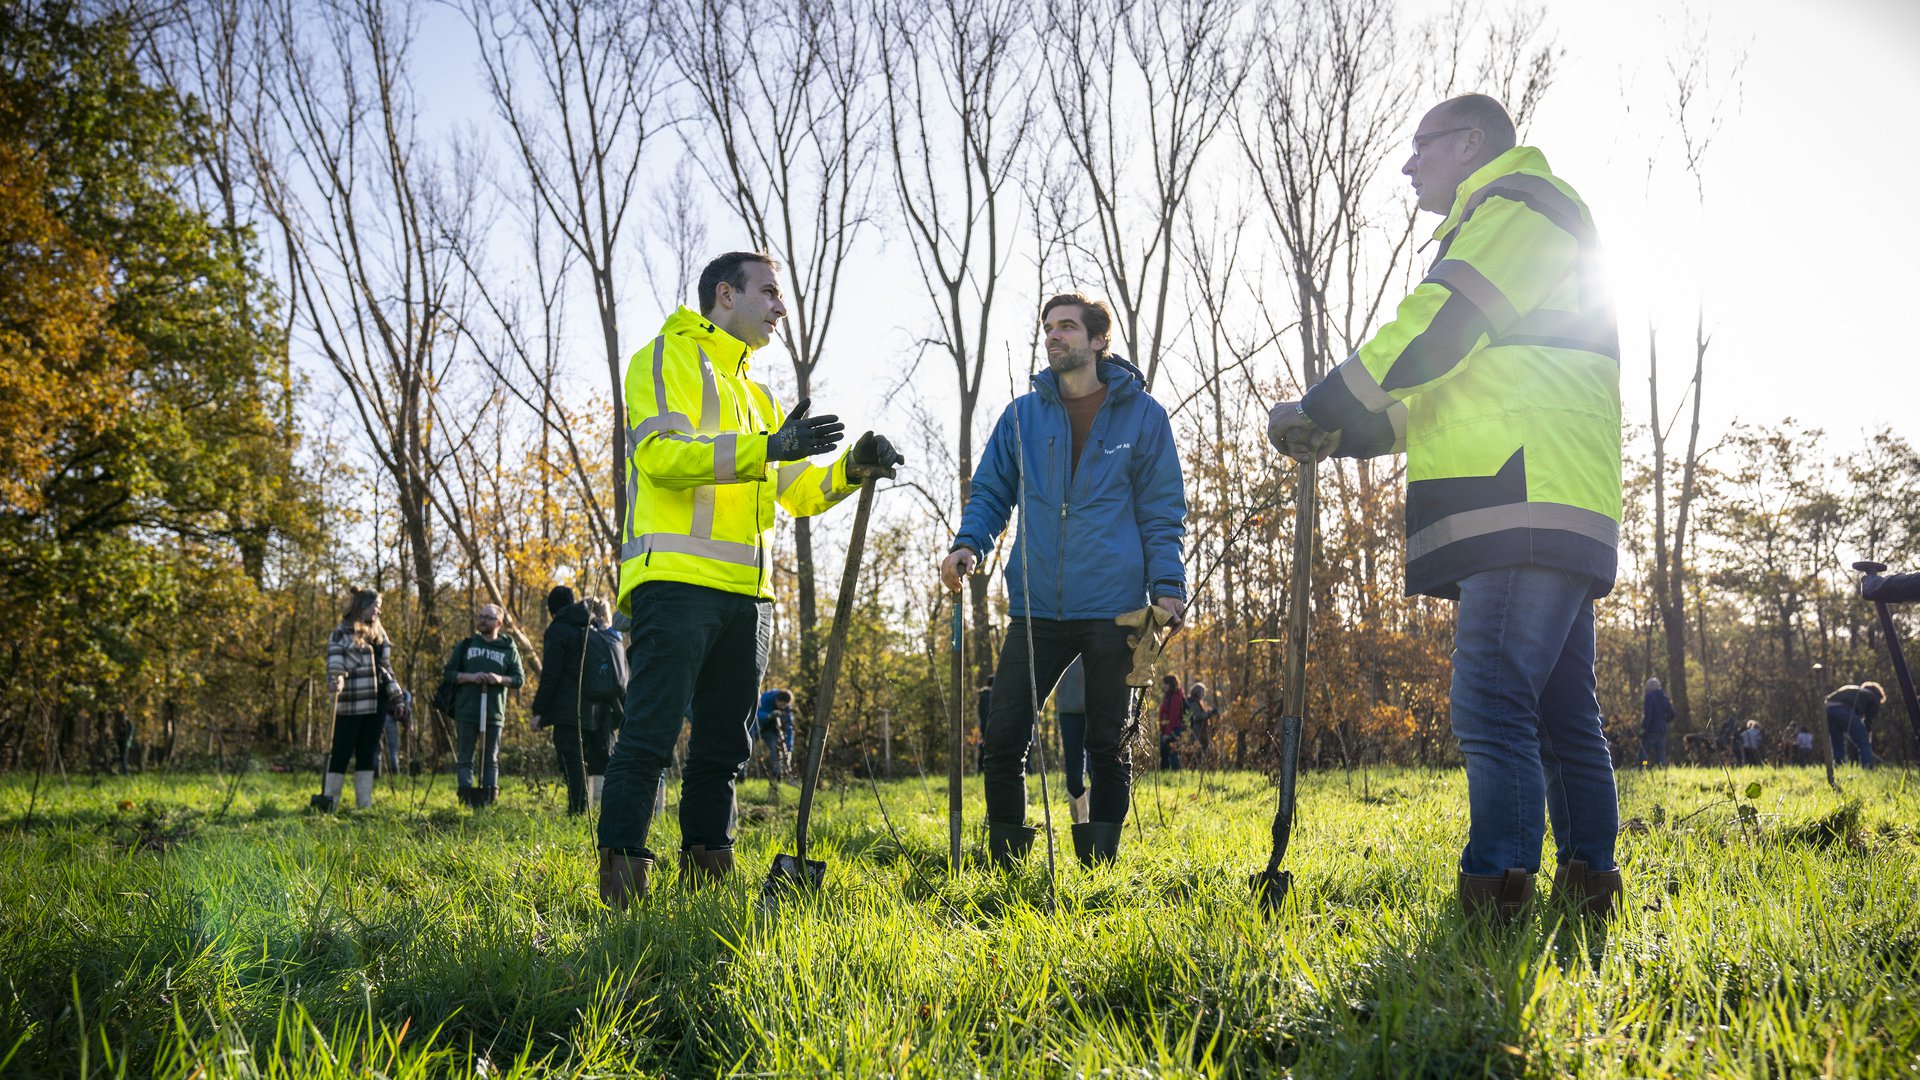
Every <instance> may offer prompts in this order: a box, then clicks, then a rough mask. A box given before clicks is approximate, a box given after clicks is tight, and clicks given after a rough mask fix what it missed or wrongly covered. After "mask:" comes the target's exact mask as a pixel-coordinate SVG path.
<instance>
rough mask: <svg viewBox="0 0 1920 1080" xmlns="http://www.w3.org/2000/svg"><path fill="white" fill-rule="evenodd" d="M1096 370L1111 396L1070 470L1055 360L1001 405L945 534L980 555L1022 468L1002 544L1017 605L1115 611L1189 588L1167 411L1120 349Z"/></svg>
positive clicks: (1027, 611)
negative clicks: (1013, 524)
mask: <svg viewBox="0 0 1920 1080" xmlns="http://www.w3.org/2000/svg"><path fill="white" fill-rule="evenodd" d="M1098 370H1099V375H1100V382H1101V383H1102V384H1104V385H1105V386H1106V388H1107V400H1106V401H1105V402H1104V403H1103V404H1102V405H1101V406H1100V411H1099V413H1098V414H1096V415H1095V416H1094V418H1093V429H1092V431H1090V432H1089V433H1088V435H1087V442H1086V445H1085V447H1084V448H1083V449H1082V450H1081V452H1080V465H1079V469H1078V470H1077V471H1076V470H1074V469H1073V468H1072V467H1071V465H1072V463H1071V462H1070V461H1069V460H1068V457H1069V455H1071V454H1072V452H1073V432H1072V428H1071V427H1070V426H1069V423H1068V420H1067V409H1066V406H1065V405H1063V404H1061V402H1060V384H1059V378H1058V376H1056V375H1055V374H1054V373H1053V372H1052V371H1050V370H1049V371H1042V372H1040V373H1039V374H1037V375H1035V376H1034V377H1033V392H1032V393H1030V394H1024V395H1022V396H1020V397H1019V398H1016V399H1015V400H1014V402H1013V404H1012V405H1010V406H1008V407H1007V409H1006V411H1005V412H1003V413H1001V414H1000V420H999V422H998V423H996V424H995V425H994V428H993V434H992V435H991V436H990V437H989V438H988V439H987V445H986V449H985V450H984V451H982V453H981V455H980V466H979V468H977V469H975V470H974V474H973V495H972V497H971V498H970V499H968V500H967V508H966V512H965V513H964V514H963V515H962V516H961V519H960V532H959V535H957V536H955V537H954V538H953V545H952V546H953V547H955V548H960V547H968V548H972V549H973V550H974V551H976V552H978V553H979V554H980V555H981V557H983V558H984V557H985V556H986V555H987V553H988V552H990V551H992V550H993V544H994V541H995V540H996V539H997V538H998V537H999V536H1000V533H1001V531H1002V530H1004V529H1005V528H1006V527H1007V522H1008V519H1010V518H1011V517H1012V516H1013V507H1014V505H1015V503H1016V501H1018V500H1019V496H1020V478H1021V471H1022V466H1023V465H1024V468H1025V473H1026V486H1027V490H1026V500H1025V505H1024V508H1023V510H1022V513H1021V514H1020V529H1019V532H1018V534H1017V535H1016V536H1015V538H1014V544H1013V548H1012V550H1010V551H1009V552H1007V596H1008V599H1009V614H1011V615H1013V616H1015V617H1026V616H1029V615H1031V617H1033V618H1037V619H1111V618H1113V617H1114V616H1116V615H1124V614H1125V613H1127V612H1129V611H1133V610H1135V609H1137V608H1139V607H1141V606H1143V605H1145V604H1147V603H1149V602H1151V601H1152V600H1156V599H1159V598H1160V597H1163V596H1171V597H1175V598H1178V599H1180V600H1182V601H1184V600H1185V599H1186V598H1187V571H1186V567H1185V566H1184V565H1183V564H1182V562H1181V540H1182V539H1183V538H1184V537H1185V535H1186V531H1187V526H1186V520H1187V497H1186V489H1185V486H1184V484H1183V483H1182V481H1181V478H1180V456H1179V454H1178V453H1177V452H1176V450H1175V447H1174V442H1173V427H1172V425H1171V424H1169V423H1168V421H1167V411H1166V409H1164V408H1162V407H1161V405H1160V403H1159V402H1157V401H1155V400H1154V399H1153V398H1152V397H1151V396H1150V395H1149V394H1148V393H1147V390H1146V379H1145V378H1144V377H1142V376H1141V374H1140V370H1139V369H1138V368H1136V367H1134V366H1133V365H1132V364H1130V363H1128V362H1127V361H1126V360H1125V359H1124V358H1122V357H1119V356H1112V355H1109V356H1108V357H1106V358H1105V359H1103V360H1101V361H1100V362H1099V369H1098ZM1022 451H1024V453H1023V452H1022ZM1069 476H1071V484H1069ZM1023 548H1024V549H1025V551H1024V556H1025V558H1024V560H1023V559H1022V555H1023V551H1022V549H1023ZM1023 561H1024V562H1025V567H1024V569H1023V568H1022V562H1023Z"/></svg>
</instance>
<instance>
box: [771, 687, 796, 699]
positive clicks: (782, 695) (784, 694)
mask: <svg viewBox="0 0 1920 1080" xmlns="http://www.w3.org/2000/svg"><path fill="white" fill-rule="evenodd" d="M773 700H775V701H792V700H793V691H791V690H775V691H774V692H773Z"/></svg>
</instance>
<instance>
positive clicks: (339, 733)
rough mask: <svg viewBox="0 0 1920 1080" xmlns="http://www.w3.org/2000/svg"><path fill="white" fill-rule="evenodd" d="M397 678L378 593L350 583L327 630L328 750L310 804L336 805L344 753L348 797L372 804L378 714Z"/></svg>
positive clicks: (342, 778) (359, 804)
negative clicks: (349, 595)
mask: <svg viewBox="0 0 1920 1080" xmlns="http://www.w3.org/2000/svg"><path fill="white" fill-rule="evenodd" d="M397 685H398V680H396V679H395V678H394V677H393V646H392V644H391V643H390V642H389V641H388V640H387V631H386V628H385V627H383V626H381V625H380V594H379V593H378V592H377V591H375V590H373V589H355V590H354V593H353V599H352V600H350V601H348V603H347V610H346V613H345V614H343V615H341V617H340V625H339V626H336V627H334V629H333V633H331V634H329V635H327V688H328V690H330V691H331V692H332V694H333V752H332V754H331V755H330V756H329V757H328V758H327V777H326V780H325V782H324V783H323V784H322V785H321V788H320V794H318V795H316V796H314V798H313V806H314V807H316V808H317V809H320V810H329V811H330V810H333V809H335V808H336V807H338V806H339V805H340V788H341V786H342V785H343V783H344V782H345V780H346V768H347V758H348V757H352V758H353V801H354V805H355V806H357V807H359V808H360V809H363V810H364V809H366V808H367V807H369V806H372V805H373V767H374V760H375V758H376V756H377V754H378V753H379V749H380V732H381V727H382V723H381V714H382V713H384V712H385V711H386V704H387V702H388V700H389V699H390V696H391V694H392V693H393V691H394V689H395V687H396V686H397Z"/></svg>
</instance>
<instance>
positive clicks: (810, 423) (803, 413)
mask: <svg viewBox="0 0 1920 1080" xmlns="http://www.w3.org/2000/svg"><path fill="white" fill-rule="evenodd" d="M812 404H813V399H812V398H801V399H800V404H798V405H795V406H794V407H793V411H792V412H790V413H788V414H787V422H786V423H784V424H781V425H780V430H779V431H776V432H774V433H773V434H771V435H769V436H767V460H768V461H799V460H800V459H801V458H809V457H812V456H813V455H815V454H824V453H826V452H827V451H829V450H832V449H833V448H834V447H836V446H839V445H840V438H841V436H842V435H844V434H846V430H847V428H846V425H845V424H842V423H841V422H840V418H839V417H837V416H834V415H833V414H831V413H829V414H827V415H825V416H808V415H807V409H808V408H809V407H810V406H812Z"/></svg>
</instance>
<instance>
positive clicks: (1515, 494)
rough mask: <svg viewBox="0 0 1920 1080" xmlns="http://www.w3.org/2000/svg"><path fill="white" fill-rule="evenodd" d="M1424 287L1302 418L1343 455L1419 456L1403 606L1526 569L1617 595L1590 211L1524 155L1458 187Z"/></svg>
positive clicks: (1615, 407)
mask: <svg viewBox="0 0 1920 1080" xmlns="http://www.w3.org/2000/svg"><path fill="white" fill-rule="evenodd" d="M1434 237H1435V238H1436V239H1438V240H1439V241H1440V248H1439V251H1438V253H1437V254H1436V256H1435V258H1434V262H1433V265H1432V267H1431V268H1429V269H1428V271H1427V276H1426V278H1425V279H1424V280H1422V281H1421V282H1420V284H1419V285H1418V286H1417V287H1416V288H1415V289H1414V290H1413V292H1412V293H1411V294H1410V295H1409V296H1408V297H1407V298H1406V299H1405V300H1403V301H1401V302H1400V306H1399V309H1398V310H1397V311H1396V312H1395V313H1394V317H1393V320H1392V321H1391V322H1389V323H1387V324H1386V325H1385V326H1383V327H1381V328H1380V329H1379V331H1378V332H1377V333H1375V334H1374V336H1373V337H1372V338H1371V339H1370V340H1369V341H1367V342H1366V343H1365V344H1363V345H1361V346H1360V348H1359V350H1358V351H1356V352H1355V353H1354V354H1353V355H1352V356H1350V357H1348V358H1347V360H1346V361H1345V362H1344V363H1342V364H1341V365H1340V366H1339V367H1337V368H1335V369H1334V370H1333V372H1332V373H1330V374H1329V375H1328V376H1327V378H1326V379H1324V380H1322V381H1321V382H1320V383H1319V384H1318V385H1316V386H1315V387H1314V388H1313V389H1312V390H1310V391H1309V392H1308V393H1307V395H1306V397H1305V399H1304V400H1303V401H1302V402H1301V408H1302V409H1303V410H1305V412H1306V414H1307V417H1308V418H1309V419H1311V420H1312V421H1313V422H1314V423H1315V424H1317V425H1319V426H1320V427H1322V428H1325V429H1327V430H1338V431H1340V432H1341V433H1342V434H1341V438H1340V447H1339V450H1338V453H1340V454H1341V455H1344V456H1352V457H1370V456H1373V455H1375V454H1382V453H1388V452H1396V451H1399V450H1403V449H1404V450H1405V451H1406V454H1407V511H1406V513H1407V595H1409V596H1413V595H1417V594H1425V595H1429V596H1442V597H1457V596H1459V586H1458V582H1459V581H1460V579H1461V578H1464V577H1466V576H1468V575H1470V574H1475V573H1479V572H1481V571H1483V570H1491V569H1494V568H1496V567H1501V566H1514V565H1520V564H1531V565H1538V566H1548V567H1554V568H1557V569H1561V570H1567V571H1570V572H1574V573H1580V574H1585V575H1587V576H1589V577H1591V578H1592V579H1593V580H1594V588H1593V595H1594V596H1595V597H1599V596H1603V595H1605V594H1606V593H1607V592H1608V591H1610V590H1611V589H1612V588H1613V580H1614V575H1615V573H1616V570H1617V565H1618V555H1617V550H1618V546H1619V532H1620V500H1621V492H1620V339H1619V333H1618V330H1617V329H1616V326H1615V323H1614V317H1613V308H1612V305H1611V304H1610V303H1609V301H1608V298H1607V295H1606V289H1605V284H1604V282H1603V280H1602V275H1601V269H1600V265H1599V242H1598V240H1597V238H1596V236H1595V233H1594V227H1593V217H1592V215H1591V214H1590V213H1589V212H1588V210H1587V207H1586V204H1585V203H1583V202H1581V201H1580V197H1579V195H1577V194H1575V193H1574V191H1573V189H1572V188H1570V187H1568V186H1567V184H1566V183H1565V182H1564V181H1562V180H1560V179H1558V178H1557V177H1555V176H1554V175H1553V174H1552V173H1551V172H1549V171H1548V169H1547V159H1546V157H1545V156H1544V155H1542V154H1541V153H1540V151H1538V150H1535V149H1533V148H1532V147H1529V146H1518V147H1515V148H1513V149H1512V150H1509V151H1507V152H1506V153H1504V154H1501V155H1500V156H1499V157H1497V158H1495V159H1494V160H1493V161H1491V162H1488V163H1487V164H1486V165H1485V166H1484V167H1482V168H1481V169H1480V170H1479V171H1477V172H1475V173H1474V174H1473V175H1472V176H1470V177H1468V178H1467V179H1466V180H1465V181H1464V182H1462V183H1461V185H1460V189H1459V191H1458V193H1457V194H1456V195H1455V197H1454V202H1453V209H1452V212H1451V213H1449V214H1448V215H1447V218H1446V220H1445V221H1444V222H1442V223H1441V225H1440V228H1439V229H1438V230H1437V231H1436V232H1435V233H1434Z"/></svg>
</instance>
